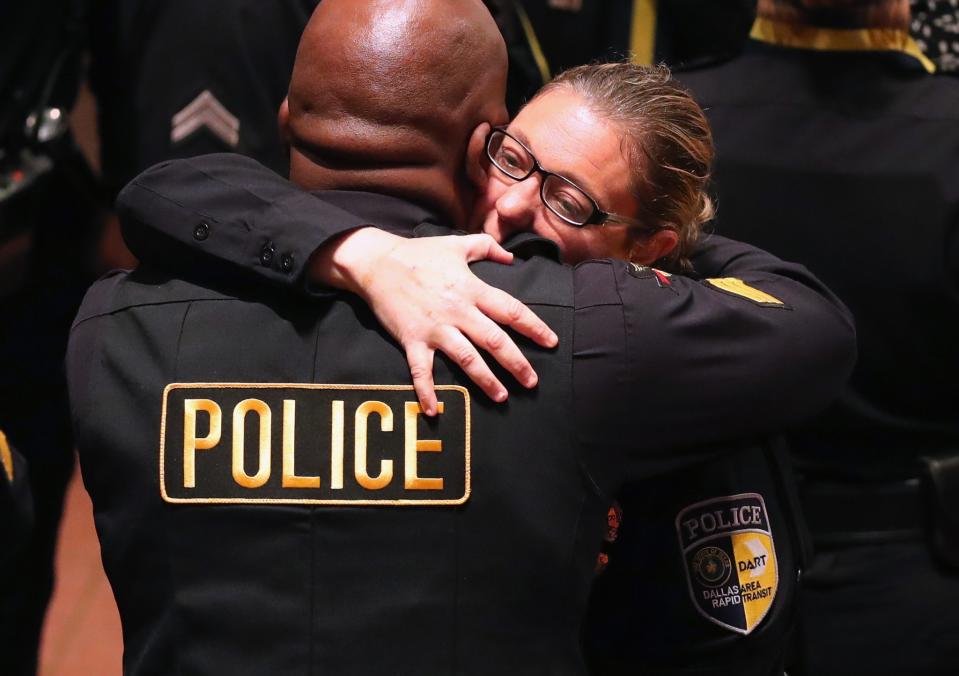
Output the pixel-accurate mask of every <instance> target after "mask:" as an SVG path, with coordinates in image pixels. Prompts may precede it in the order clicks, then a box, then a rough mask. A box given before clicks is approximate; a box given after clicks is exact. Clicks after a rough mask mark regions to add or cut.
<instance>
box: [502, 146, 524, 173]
mask: <svg viewBox="0 0 959 676" xmlns="http://www.w3.org/2000/svg"><path fill="white" fill-rule="evenodd" d="M496 161H497V162H498V163H499V164H500V165H501V166H504V167H507V168H509V169H520V168H521V166H520V165H521V160H520V158H519V156H517V155H516V153H514V152H512V151H509V150H500V151H499V153H498V154H497V155H496Z"/></svg>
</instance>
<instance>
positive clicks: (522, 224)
mask: <svg viewBox="0 0 959 676" xmlns="http://www.w3.org/2000/svg"><path fill="white" fill-rule="evenodd" d="M540 180H541V179H540V178H539V176H536V175H534V176H530V177H529V178H527V179H526V180H524V181H518V182H516V183H514V184H512V185H511V186H510V187H509V188H508V189H507V190H506V192H504V193H503V194H502V195H500V197H499V199H498V200H496V213H497V215H498V217H499V219H498V220H499V223H500V228H501V229H502V230H503V231H504V233H503V234H504V235H506V234H509V233H511V232H516V231H519V230H529V229H531V228H532V227H533V217H534V216H535V214H536V210H537V209H539V207H540V206H541V204H542V202H541V200H540V198H539V189H540Z"/></svg>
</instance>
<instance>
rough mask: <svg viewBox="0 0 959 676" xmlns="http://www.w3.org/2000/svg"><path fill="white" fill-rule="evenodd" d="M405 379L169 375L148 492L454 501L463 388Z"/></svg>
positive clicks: (463, 472) (462, 470)
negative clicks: (185, 378)
mask: <svg viewBox="0 0 959 676" xmlns="http://www.w3.org/2000/svg"><path fill="white" fill-rule="evenodd" d="M436 394H437V396H438V398H439V407H438V411H439V413H438V415H436V416H435V417H434V418H432V419H430V418H427V417H425V416H423V415H421V411H420V407H419V404H417V401H416V395H415V394H414V392H413V388H412V387H411V386H409V385H319V384H266V383H174V384H171V385H168V386H167V387H166V389H165V390H164V393H163V409H162V414H161V415H162V418H161V423H160V452H159V465H160V494H161V497H162V498H163V499H164V500H165V501H166V502H171V503H208V504H224V503H226V504H229V503H242V504H258V503H259V504H310V505H346V506H351V507H355V506H363V505H394V506H416V505H420V506H437V505H458V504H462V503H464V502H466V500H467V499H468V498H469V494H470V400H469V392H468V391H467V390H466V389H464V388H462V387H457V386H453V385H440V386H437V387H436Z"/></svg>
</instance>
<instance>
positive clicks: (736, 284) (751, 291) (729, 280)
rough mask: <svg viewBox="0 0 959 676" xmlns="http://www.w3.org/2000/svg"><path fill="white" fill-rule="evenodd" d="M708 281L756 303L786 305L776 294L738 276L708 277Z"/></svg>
mask: <svg viewBox="0 0 959 676" xmlns="http://www.w3.org/2000/svg"><path fill="white" fill-rule="evenodd" d="M706 281H707V282H708V283H709V284H711V285H712V286H714V287H716V288H717V289H720V290H722V291H726V292H727V293H731V294H734V295H736V296H742V297H743V298H748V299H749V300H751V301H753V302H754V303H762V304H763V305H785V303H783V302H782V301H781V300H779V299H778V298H776V297H775V296H770V295H769V294H768V293H766V292H765V291H760V290H759V289H757V288H756V287H754V286H749V284H747V283H746V282H744V281H743V280H741V279H739V278H737V277H716V278H710V279H707V280H706Z"/></svg>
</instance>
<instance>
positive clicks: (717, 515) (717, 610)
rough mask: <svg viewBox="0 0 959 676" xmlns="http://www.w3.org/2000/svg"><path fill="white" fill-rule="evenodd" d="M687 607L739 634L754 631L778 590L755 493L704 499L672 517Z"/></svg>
mask: <svg viewBox="0 0 959 676" xmlns="http://www.w3.org/2000/svg"><path fill="white" fill-rule="evenodd" d="M676 530H677V533H678V535H679V543H680V548H681V549H682V553H683V561H684V563H685V565H686V580H687V582H688V583H689V593H690V595H691V596H692V600H693V605H695V606H696V609H697V610H698V611H699V612H700V613H701V614H702V615H703V616H704V617H705V618H706V619H708V620H709V621H711V622H715V623H716V624H718V625H719V626H721V627H724V628H726V629H730V630H732V631H735V632H738V633H740V634H748V633H750V632H751V631H752V630H753V629H755V628H756V627H757V626H758V625H759V623H760V622H762V619H763V618H764V617H765V616H766V613H768V612H769V609H770V608H771V607H772V604H773V600H774V599H775V598H776V590H777V589H778V587H779V568H778V563H777V561H776V548H775V544H774V542H773V536H772V531H771V530H770V527H769V515H768V513H767V512H766V504H765V502H764V501H763V498H762V496H761V495H759V494H758V493H742V494H740V495H730V496H724V497H720V498H714V499H712V500H704V501H703V502H698V503H696V504H694V505H690V506H688V507H686V508H684V509H683V510H682V511H681V512H680V513H679V515H678V516H677V517H676Z"/></svg>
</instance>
